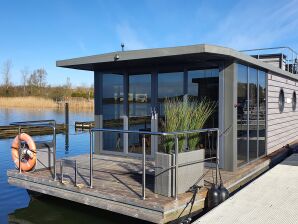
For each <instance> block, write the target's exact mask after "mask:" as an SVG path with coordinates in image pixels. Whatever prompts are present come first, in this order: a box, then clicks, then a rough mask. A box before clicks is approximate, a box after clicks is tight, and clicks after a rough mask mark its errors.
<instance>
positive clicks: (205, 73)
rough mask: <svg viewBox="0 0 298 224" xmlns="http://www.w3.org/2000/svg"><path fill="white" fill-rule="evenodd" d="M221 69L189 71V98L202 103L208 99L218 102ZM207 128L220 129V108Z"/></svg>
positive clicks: (207, 124)
mask: <svg viewBox="0 0 298 224" xmlns="http://www.w3.org/2000/svg"><path fill="white" fill-rule="evenodd" d="M218 77H219V69H217V68H216V69H205V70H192V71H188V96H189V97H191V99H194V100H198V101H200V100H201V99H203V98H207V99H208V100H210V101H213V102H218V91H219V90H218V88H219V86H218ZM206 127H208V128H211V127H218V107H216V111H215V112H214V113H213V115H212V116H211V117H210V119H209V120H208V121H207V123H206Z"/></svg>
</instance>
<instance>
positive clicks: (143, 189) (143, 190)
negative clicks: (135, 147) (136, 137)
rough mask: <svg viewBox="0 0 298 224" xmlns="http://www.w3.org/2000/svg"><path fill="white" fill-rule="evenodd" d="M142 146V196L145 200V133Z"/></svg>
mask: <svg viewBox="0 0 298 224" xmlns="http://www.w3.org/2000/svg"><path fill="white" fill-rule="evenodd" d="M142 148H143V163H142V165H143V175H142V179H143V183H142V198H143V200H145V198H146V137H145V135H143V138H142Z"/></svg>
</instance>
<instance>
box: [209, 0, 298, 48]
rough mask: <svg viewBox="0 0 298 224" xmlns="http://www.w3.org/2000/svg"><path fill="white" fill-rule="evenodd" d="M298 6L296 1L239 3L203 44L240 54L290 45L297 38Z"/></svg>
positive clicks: (220, 21)
mask: <svg viewBox="0 0 298 224" xmlns="http://www.w3.org/2000/svg"><path fill="white" fill-rule="evenodd" d="M297 5H298V1H297V0H292V1H287V2H284V1H280V2H279V1H276V2H275V4H269V3H268V2H265V1H260V2H258V4H256V2H249V1H239V2H238V3H237V4H236V5H234V7H232V8H231V9H230V11H227V14H226V16H225V17H223V18H222V19H221V20H219V21H218V25H217V26H216V27H214V29H213V30H212V29H211V30H210V32H209V33H208V34H206V35H205V36H204V40H207V41H211V42H213V43H215V44H220V45H224V46H229V47H232V48H235V49H239V50H241V49H249V48H259V47H270V46H275V45H287V43H288V38H289V37H292V38H293V37H296V38H297V37H298V33H297V31H296V30H297V26H298V7H297ZM282 43H283V44H282Z"/></svg>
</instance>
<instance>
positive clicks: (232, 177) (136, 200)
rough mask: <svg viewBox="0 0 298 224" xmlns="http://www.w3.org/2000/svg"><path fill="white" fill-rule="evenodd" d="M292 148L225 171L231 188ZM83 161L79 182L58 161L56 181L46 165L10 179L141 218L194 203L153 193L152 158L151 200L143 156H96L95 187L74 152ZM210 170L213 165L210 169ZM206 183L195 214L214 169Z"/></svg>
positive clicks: (168, 217) (165, 217)
mask: <svg viewBox="0 0 298 224" xmlns="http://www.w3.org/2000/svg"><path fill="white" fill-rule="evenodd" d="M288 152H289V150H288V149H286V148H283V149H280V150H278V151H276V152H275V153H274V154H271V155H270V156H267V157H264V158H262V159H260V160H258V161H256V162H253V163H251V164H249V165H247V166H244V167H243V168H240V169H238V170H237V171H236V172H228V171H222V172H221V173H222V177H223V181H224V183H225V186H226V187H227V188H228V189H229V191H230V192H233V191H235V190H237V189H238V188H239V187H241V186H242V185H244V184H246V183H247V182H249V181H250V180H252V179H253V178H255V177H256V176H258V175H260V174H261V173H262V172H264V171H266V170H267V169H269V167H270V166H272V165H273V164H276V163H278V162H279V161H280V160H282V159H283V158H285V157H286V156H287V155H288ZM72 158H73V159H76V160H77V162H78V183H79V186H80V187H76V186H74V185H73V182H74V171H73V169H72V168H65V171H64V173H65V175H64V179H65V180H66V183H65V184H62V183H60V181H59V179H60V169H59V163H58V164H57V174H58V181H53V179H52V174H51V172H50V171H49V170H40V171H35V172H31V173H22V174H19V173H18V171H17V170H9V171H8V172H7V175H8V182H9V183H10V184H12V185H16V186H19V187H23V188H26V189H29V190H32V191H37V192H41V193H43V194H49V195H52V196H56V197H60V198H63V199H67V200H71V201H75V202H79V203H83V204H86V205H90V206H94V207H97V208H101V209H105V210H109V211H113V212H116V213H120V214H124V215H127V216H132V217H135V218H137V219H141V220H146V221H150V222H154V223H166V222H170V221H173V220H176V219H177V218H178V217H181V216H183V215H186V214H188V212H189V207H190V206H188V208H186V209H185V210H184V208H185V206H186V204H187V202H189V200H190V199H191V196H192V193H190V192H189V193H183V194H180V195H179V197H178V200H175V199H174V198H168V197H164V196H161V195H157V194H154V193H153V187H154V183H153V181H154V178H153V176H152V175H151V173H152V172H153V168H154V164H153V162H152V161H148V162H147V171H146V174H147V175H146V182H147V186H146V199H145V200H142V199H141V192H142V184H141V183H142V175H141V173H140V170H141V169H142V167H141V161H140V160H138V159H133V158H124V157H119V156H110V155H94V160H93V163H94V180H93V181H94V182H93V186H94V187H93V188H92V189H90V188H89V187H88V184H89V156H88V155H80V156H77V157H72ZM206 172H208V168H206ZM205 180H206V187H204V188H201V189H200V191H199V193H198V195H197V197H196V201H195V203H194V207H193V215H194V214H197V213H199V212H201V211H202V209H203V208H204V200H205V197H206V193H207V187H208V182H212V172H211V171H210V170H209V172H208V173H207V175H206V178H205Z"/></svg>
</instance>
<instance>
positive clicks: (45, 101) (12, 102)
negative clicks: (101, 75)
mask: <svg viewBox="0 0 298 224" xmlns="http://www.w3.org/2000/svg"><path fill="white" fill-rule="evenodd" d="M66 102H67V103H68V104H69V109H70V110H75V111H80V110H83V111H93V109H94V100H93V99H92V100H87V99H69V100H66V101H54V100H52V99H49V98H43V97H34V96H28V97H0V107H1V108H35V109H46V108H54V109H64V105H65V103H66Z"/></svg>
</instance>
